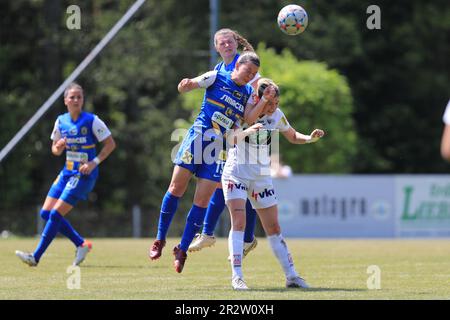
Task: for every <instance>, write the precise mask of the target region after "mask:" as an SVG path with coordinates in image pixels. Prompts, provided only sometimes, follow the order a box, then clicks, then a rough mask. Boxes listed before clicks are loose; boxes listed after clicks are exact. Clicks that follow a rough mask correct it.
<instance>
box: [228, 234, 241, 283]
mask: <svg viewBox="0 0 450 320" xmlns="http://www.w3.org/2000/svg"><path fill="white" fill-rule="evenodd" d="M228 251H229V252H230V258H231V270H232V272H233V275H232V277H233V278H234V277H236V276H237V277H239V278H241V279H243V278H244V275H243V274H242V256H243V251H244V232H243V231H233V230H230V233H229V235H228Z"/></svg>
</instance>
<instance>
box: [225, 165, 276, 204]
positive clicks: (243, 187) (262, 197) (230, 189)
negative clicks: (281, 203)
mask: <svg viewBox="0 0 450 320" xmlns="http://www.w3.org/2000/svg"><path fill="white" fill-rule="evenodd" d="M222 188H223V195H224V198H225V201H228V200H233V199H243V200H247V198H248V199H249V200H250V203H251V204H252V207H253V208H254V209H265V208H269V207H272V206H274V205H276V204H277V197H276V196H275V189H274V188H273V184H272V178H271V177H270V176H269V177H267V176H262V177H261V178H260V179H257V180H247V179H242V178H237V177H235V176H232V175H227V174H225V173H224V174H223V175H222Z"/></svg>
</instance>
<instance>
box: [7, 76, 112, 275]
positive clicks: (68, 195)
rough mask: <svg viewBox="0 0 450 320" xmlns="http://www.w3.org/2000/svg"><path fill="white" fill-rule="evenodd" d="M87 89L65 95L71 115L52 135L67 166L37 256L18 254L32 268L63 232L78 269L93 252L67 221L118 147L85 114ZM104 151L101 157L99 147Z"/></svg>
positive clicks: (45, 213) (53, 193)
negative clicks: (99, 167) (72, 249)
mask: <svg viewBox="0 0 450 320" xmlns="http://www.w3.org/2000/svg"><path fill="white" fill-rule="evenodd" d="M83 101H84V97H83V89H82V87H81V86H80V85H78V84H76V83H71V84H70V85H69V86H68V87H67V88H66V90H65V91H64V104H65V105H66V106H67V110H68V112H67V113H65V114H62V115H60V116H59V117H58V118H57V120H56V122H55V126H54V129H53V132H52V135H51V139H52V140H53V144H52V153H53V154H54V155H56V156H60V155H61V154H63V153H64V152H65V155H66V163H65V165H64V168H63V169H62V170H61V172H60V173H59V175H58V177H57V178H56V180H55V181H54V183H53V185H52V186H51V188H50V190H49V192H48V194H47V197H46V199H45V202H44V205H43V206H42V210H41V217H42V218H43V219H44V220H46V221H47V223H46V224H45V227H44V231H43V232H42V236H41V240H40V242H39V244H38V246H37V248H36V250H35V251H34V253H26V252H22V251H16V255H17V257H19V259H20V260H22V261H23V262H24V263H26V264H28V265H29V266H37V265H38V263H39V261H40V259H41V256H42V255H43V254H44V252H45V250H46V249H47V248H48V246H49V245H50V243H51V242H52V240H53V239H54V238H55V236H56V234H57V233H58V232H60V233H61V234H63V235H64V236H66V237H67V238H69V239H70V240H71V241H72V242H73V244H74V245H75V247H76V253H75V260H74V262H73V264H74V265H79V264H80V263H81V262H83V260H84V259H85V257H86V255H87V253H88V252H89V250H90V249H91V243H90V242H89V241H85V240H84V239H83V238H82V237H81V236H80V235H79V234H78V233H77V232H76V231H75V229H74V228H73V227H72V226H71V225H70V223H69V222H68V221H67V220H66V219H65V218H64V216H65V215H67V214H68V213H69V212H70V210H72V208H73V207H74V206H75V205H76V204H77V202H78V201H80V200H86V198H87V195H88V193H89V192H90V191H91V190H92V189H93V188H94V185H95V182H96V180H97V177H98V166H99V164H100V163H101V162H102V161H103V160H105V159H106V158H107V157H108V156H109V155H110V154H111V152H112V151H113V150H114V149H115V147H116V144H115V142H114V139H113V137H112V135H111V132H110V131H109V129H108V127H107V126H106V125H105V123H104V122H103V121H102V120H100V119H99V118H98V117H97V116H96V115H93V114H91V113H88V112H84V111H82V107H83ZM97 142H102V144H103V147H102V149H101V151H100V153H99V154H98V155H97V154H96V150H95V145H96V143H97Z"/></svg>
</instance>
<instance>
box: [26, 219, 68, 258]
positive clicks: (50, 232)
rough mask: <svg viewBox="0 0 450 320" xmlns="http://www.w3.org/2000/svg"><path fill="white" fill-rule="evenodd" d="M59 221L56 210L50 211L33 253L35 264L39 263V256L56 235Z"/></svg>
mask: <svg viewBox="0 0 450 320" xmlns="http://www.w3.org/2000/svg"><path fill="white" fill-rule="evenodd" d="M61 219H62V215H60V214H59V212H58V211H56V210H52V211H50V217H49V219H48V221H47V223H46V224H45V228H44V231H43V232H42V236H41V240H40V241H39V244H38V246H37V248H36V250H35V251H34V253H33V256H34V259H35V260H36V262H39V260H40V259H41V256H42V255H43V254H44V252H45V250H47V248H48V246H49V245H50V243H51V242H52V241H53V239H54V238H55V236H56V234H57V233H58V230H59V226H60V224H61Z"/></svg>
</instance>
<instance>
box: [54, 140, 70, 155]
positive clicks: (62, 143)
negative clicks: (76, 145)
mask: <svg viewBox="0 0 450 320" xmlns="http://www.w3.org/2000/svg"><path fill="white" fill-rule="evenodd" d="M66 144H67V140H66V138H65V137H64V138H61V139H59V140H58V141H56V143H55V148H56V151H57V152H58V153H61V152H63V151H64V149H66Z"/></svg>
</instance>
